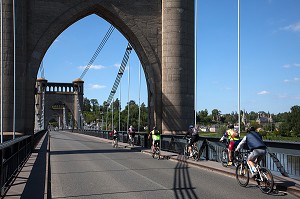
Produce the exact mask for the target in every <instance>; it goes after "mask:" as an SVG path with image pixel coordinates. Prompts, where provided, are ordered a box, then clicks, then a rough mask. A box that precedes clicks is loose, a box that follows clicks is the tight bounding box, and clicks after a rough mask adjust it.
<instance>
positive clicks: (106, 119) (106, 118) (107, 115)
mask: <svg viewBox="0 0 300 199" xmlns="http://www.w3.org/2000/svg"><path fill="white" fill-rule="evenodd" d="M107 117H108V106H106V122H105V123H106V128H105V130H106V131H107Z"/></svg>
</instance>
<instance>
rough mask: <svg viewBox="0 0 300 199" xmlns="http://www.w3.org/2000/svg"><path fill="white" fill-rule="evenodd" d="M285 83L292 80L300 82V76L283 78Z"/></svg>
mask: <svg viewBox="0 0 300 199" xmlns="http://www.w3.org/2000/svg"><path fill="white" fill-rule="evenodd" d="M283 81H284V82H285V83H289V82H293V83H297V82H300V78H299V77H295V78H293V79H285V80H283Z"/></svg>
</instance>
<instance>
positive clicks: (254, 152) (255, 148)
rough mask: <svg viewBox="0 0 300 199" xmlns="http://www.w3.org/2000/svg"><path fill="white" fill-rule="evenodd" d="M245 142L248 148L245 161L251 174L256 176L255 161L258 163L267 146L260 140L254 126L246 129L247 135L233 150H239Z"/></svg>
mask: <svg viewBox="0 0 300 199" xmlns="http://www.w3.org/2000/svg"><path fill="white" fill-rule="evenodd" d="M245 143H246V144H247V146H248V148H249V150H250V154H249V156H248V159H247V163H248V164H249V166H250V170H251V172H252V174H253V176H256V174H257V170H256V168H255V162H256V163H257V164H259V162H260V161H261V160H262V159H263V158H264V157H265V156H266V153H267V150H266V149H267V146H266V145H265V143H264V141H263V140H262V136H261V135H260V134H259V133H258V132H256V131H255V128H254V127H250V128H249V130H247V135H246V136H245V137H244V138H243V139H242V141H241V142H240V143H239V144H238V146H237V147H236V149H235V151H239V150H240V149H241V148H242V146H243V145H244V144H245Z"/></svg>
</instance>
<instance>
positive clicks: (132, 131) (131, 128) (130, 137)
mask: <svg viewBox="0 0 300 199" xmlns="http://www.w3.org/2000/svg"><path fill="white" fill-rule="evenodd" d="M128 131H129V140H131V141H132V146H133V145H134V136H135V130H134V128H133V127H132V125H130V127H129V128H128Z"/></svg>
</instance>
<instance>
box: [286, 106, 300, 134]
mask: <svg viewBox="0 0 300 199" xmlns="http://www.w3.org/2000/svg"><path fill="white" fill-rule="evenodd" d="M288 118H289V119H288V124H289V126H290V130H291V131H292V132H293V134H294V135H296V136H300V106H293V107H292V108H291V113H290V114H289V117H288Z"/></svg>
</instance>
